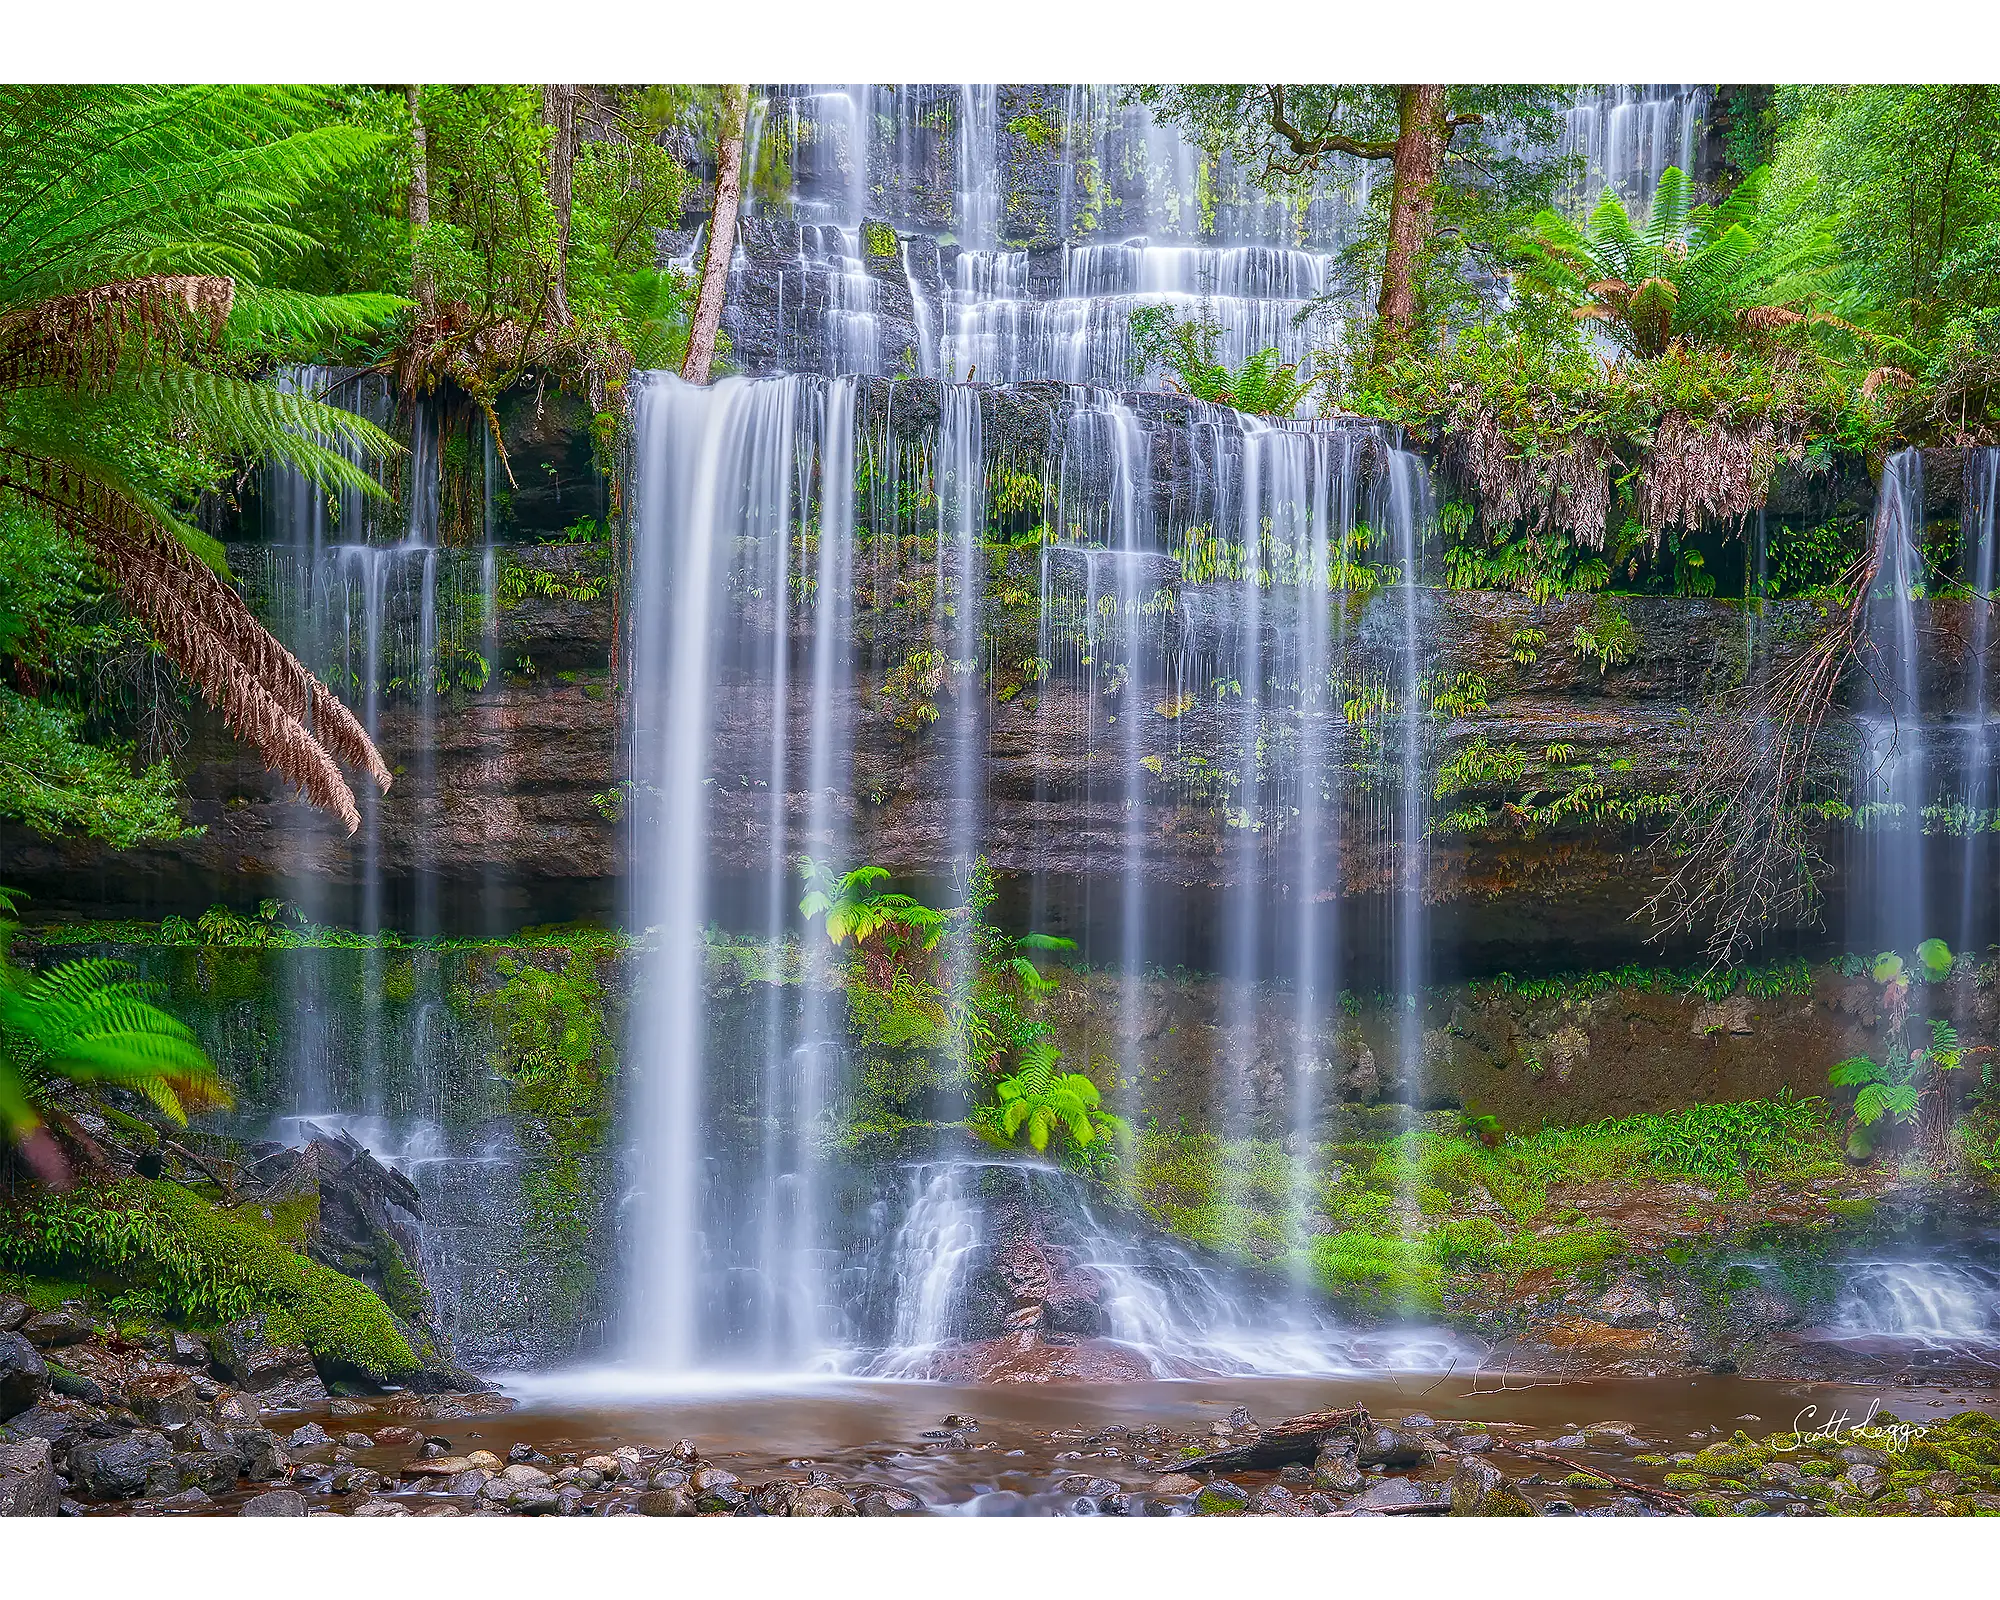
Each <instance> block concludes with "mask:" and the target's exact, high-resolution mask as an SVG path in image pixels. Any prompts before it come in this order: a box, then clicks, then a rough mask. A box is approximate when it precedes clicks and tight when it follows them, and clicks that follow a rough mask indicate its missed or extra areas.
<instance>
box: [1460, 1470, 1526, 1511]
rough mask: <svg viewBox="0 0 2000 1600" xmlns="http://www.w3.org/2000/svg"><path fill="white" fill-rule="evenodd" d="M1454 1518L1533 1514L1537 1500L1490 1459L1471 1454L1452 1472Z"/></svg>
mask: <svg viewBox="0 0 2000 1600" xmlns="http://www.w3.org/2000/svg"><path fill="white" fill-rule="evenodd" d="M1451 1514H1452V1515H1453V1516H1454V1517H1533V1516H1538V1515H1540V1513H1539V1512H1538V1511H1537V1510H1536V1508H1535V1503H1534V1502H1533V1501H1532V1500H1530V1499H1529V1498H1528V1497H1527V1496H1526V1495H1524V1494H1523V1493H1521V1491H1520V1489H1519V1488H1517V1487H1516V1486H1515V1485H1514V1484H1513V1483H1512V1482H1511V1481H1509V1480H1508V1478H1507V1477H1506V1476H1505V1475H1504V1474H1503V1473H1502V1472H1501V1471H1500V1469H1499V1468H1498V1467H1496V1466H1494V1465H1493V1463H1492V1462H1490V1461H1481V1460H1478V1459H1477V1458H1476V1457H1467V1458H1466V1459H1465V1460H1463V1461H1461V1462H1459V1464H1458V1470H1457V1471H1456V1472H1454V1473H1453V1474H1452V1475H1451Z"/></svg>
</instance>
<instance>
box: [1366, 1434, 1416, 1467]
mask: <svg viewBox="0 0 2000 1600" xmlns="http://www.w3.org/2000/svg"><path fill="white" fill-rule="evenodd" d="M1429 1455H1430V1441H1429V1440H1428V1439H1426V1438H1424V1437H1423V1436H1422V1435H1421V1434H1416V1433H1405V1432H1403V1431H1402V1430H1401V1429H1400V1428H1371V1429H1370V1430H1369V1431H1368V1432H1367V1433H1365V1434H1363V1435H1362V1436H1361V1444H1360V1452H1359V1455H1358V1457H1357V1459H1358V1461H1359V1463H1360V1465H1362V1466H1364V1467H1376V1466H1380V1467H1415V1466H1421V1465H1422V1464H1423V1463H1424V1461H1425V1460H1426V1459H1428V1457H1429Z"/></svg>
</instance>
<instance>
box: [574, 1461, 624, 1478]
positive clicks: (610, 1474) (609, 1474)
mask: <svg viewBox="0 0 2000 1600" xmlns="http://www.w3.org/2000/svg"><path fill="white" fill-rule="evenodd" d="M581 1465H583V1466H586V1467H588V1468H590V1470H591V1471H592V1472H595V1473H596V1474H597V1475H598V1476H599V1477H604V1478H615V1477H617V1476H618V1467H619V1460H618V1458H617V1457H616V1456H585V1457H584V1458H583V1461H582V1463H581Z"/></svg>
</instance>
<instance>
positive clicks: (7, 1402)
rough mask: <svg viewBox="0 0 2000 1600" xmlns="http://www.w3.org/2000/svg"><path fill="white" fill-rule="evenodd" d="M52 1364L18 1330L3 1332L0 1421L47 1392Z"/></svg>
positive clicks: (20, 1410)
mask: <svg viewBox="0 0 2000 1600" xmlns="http://www.w3.org/2000/svg"><path fill="white" fill-rule="evenodd" d="M48 1388H49V1367H48V1363H47V1362H46V1361H44V1360H43V1359H42V1357H41V1353H40V1352H39V1351H37V1350H36V1349H35V1347H34V1346H33V1345H32V1344H30V1343H29V1342H28V1341H27V1340H26V1339H24V1338H22V1337H21V1335H20V1334H18V1333H0V1422H6V1421H8V1420H9V1419H10V1418H13V1417H17V1416H19V1415H20V1414H21V1413H22V1412H23V1411H26V1410H28V1409H29V1408H30V1407H31V1406H34V1405H35V1404H37V1403H38V1402H39V1401H40V1400H41V1398H42V1396H43V1395H44V1394H46V1393H48Z"/></svg>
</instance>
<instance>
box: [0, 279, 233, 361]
mask: <svg viewBox="0 0 2000 1600" xmlns="http://www.w3.org/2000/svg"><path fill="white" fill-rule="evenodd" d="M235 296H236V284H235V282H234V281H233V280H232V279H229V278H217V277H188V276H183V277H164V276H163V277H151V278H127V279H124V280H122V281H120V282H117V283H101V284H98V285H96V286H95V287H93V288H89V289H82V290H79V291H78V292H76V293H75V294H65V295H56V296H54V297H53V298H51V299H48V300H41V301H37V302H36V303H35V304H33V305H31V306H25V307H22V308H20V309H19V310H15V311H9V312H6V313H4V314H0V388H9V389H19V388H26V387H29V386H40V387H56V388H63V389H80V388H88V387H91V386H94V385H100V384H103V383H105V382H106V381H108V380H109V378H110V377H111V375H112V373H113V372H115V371H116V370H117V369H118V367H119V366H120V364H121V363H125V362H130V361H137V362H139V363H141V364H143V363H145V362H146V361H147V360H148V358H149V357H153V356H155V355H156V354H161V353H169V352H171V353H172V354H175V355H178V354H179V353H180V352H181V350H183V349H184V348H185V347H186V346H187V345H188V344H189V343H194V344H197V345H207V346H211V347H212V346H214V345H216V344H217V343H219V342H220V341H221V338H222V328H223V324H224V323H226V322H227V321H228V320H229V311H230V307H231V306H232V305H233V304H234V303H235Z"/></svg>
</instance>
